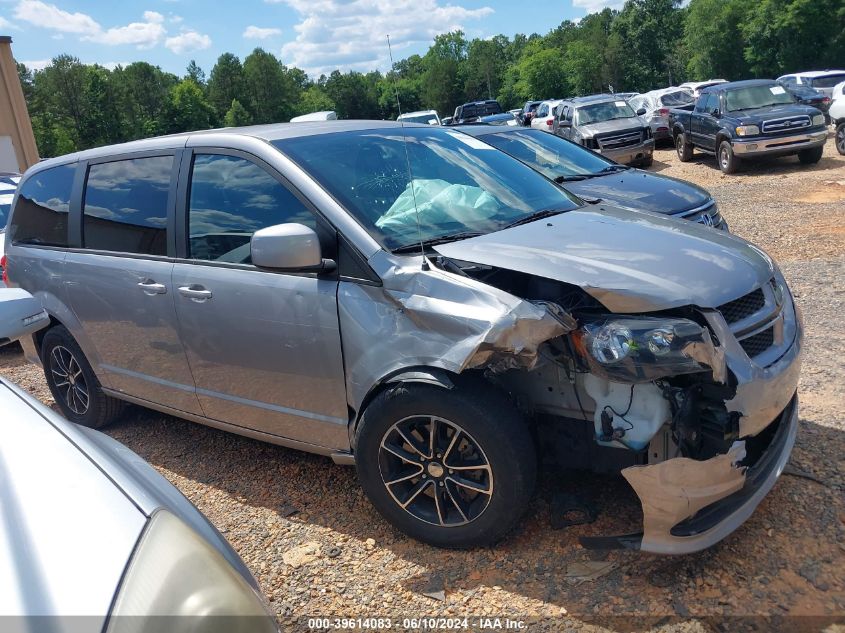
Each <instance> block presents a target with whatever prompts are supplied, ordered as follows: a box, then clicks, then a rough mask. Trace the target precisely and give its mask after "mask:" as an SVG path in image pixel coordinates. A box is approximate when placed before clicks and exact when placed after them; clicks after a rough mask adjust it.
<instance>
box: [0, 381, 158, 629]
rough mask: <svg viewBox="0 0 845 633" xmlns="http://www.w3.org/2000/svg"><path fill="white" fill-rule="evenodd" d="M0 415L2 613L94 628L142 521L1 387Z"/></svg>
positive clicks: (81, 457)
mask: <svg viewBox="0 0 845 633" xmlns="http://www.w3.org/2000/svg"><path fill="white" fill-rule="evenodd" d="M0 412H2V415H0V434H2V437H3V441H2V442H0V614H3V615H4V616H9V615H13V616H33V615H44V616H53V615H61V616H71V615H85V616H93V617H94V618H102V622H101V623H100V624H99V625H97V624H96V623H91V629H90V630H101V629H102V628H103V624H104V623H105V618H106V616H107V614H108V612H109V609H110V606H111V603H112V600H113V598H114V594H115V592H116V591H117V589H118V587H119V585H120V580H121V577H122V575H123V571H124V568H125V567H126V564H127V562H128V561H129V558H130V556H131V554H132V550H133V548H134V547H135V544H136V542H137V540H138V538H139V536H140V534H141V531H142V530H143V528H144V525H145V524H146V521H147V518H146V516H145V515H144V514H143V513H142V512H141V511H140V510H139V509H138V508H137V507H136V506H135V505H134V504H133V503H132V502H131V501H130V500H129V498H128V497H127V496H126V495H125V494H124V493H123V492H122V491H121V490H120V489H119V488H118V487H117V486H115V484H114V483H113V482H112V481H111V480H110V479H109V478H108V477H107V476H106V475H105V474H104V473H103V472H102V471H101V470H100V469H99V468H97V466H96V465H95V464H94V463H93V462H92V461H91V460H90V459H89V458H88V457H87V456H86V455H85V454H84V453H83V452H82V451H80V450H79V449H78V448H77V447H76V446H75V445H74V444H73V443H72V442H71V441H69V440H68V438H67V437H65V436H64V435H63V434H62V433H60V432H59V431H58V430H57V429H56V427H54V426H53V425H52V424H50V423H49V422H48V421H47V420H46V419H45V418H44V417H43V416H42V415H41V414H40V412H39V410H38V409H37V408H36V406H34V405H33V404H31V403H30V402H28V401H27V400H24V399H23V398H22V397H21V396H20V395H19V394H18V393H17V392H16V391H15V390H14V389H13V388H12V387H10V386H9V385H8V384H6V383H4V382H3V381H0ZM88 622H91V621H88Z"/></svg>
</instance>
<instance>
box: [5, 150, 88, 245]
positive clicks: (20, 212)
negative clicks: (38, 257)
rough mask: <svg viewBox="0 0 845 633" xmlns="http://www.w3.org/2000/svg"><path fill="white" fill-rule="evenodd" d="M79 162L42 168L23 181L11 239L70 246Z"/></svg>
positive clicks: (10, 229)
mask: <svg viewBox="0 0 845 633" xmlns="http://www.w3.org/2000/svg"><path fill="white" fill-rule="evenodd" d="M74 173H76V165H62V166H60V167H53V168H52V169H46V170H44V171H42V172H39V173H37V174H35V175H34V176H32V177H31V178H29V179H28V180H27V181H26V182H25V183H24V185H23V188H22V189H21V193H20V195H19V196H18V203H17V205H16V206H15V216H14V219H13V221H12V224H11V226H10V227H9V239H10V240H11V241H12V242H17V243H24V244H45V245H48V246H67V218H68V206H69V204H70V192H71V189H72V188H73V175H74Z"/></svg>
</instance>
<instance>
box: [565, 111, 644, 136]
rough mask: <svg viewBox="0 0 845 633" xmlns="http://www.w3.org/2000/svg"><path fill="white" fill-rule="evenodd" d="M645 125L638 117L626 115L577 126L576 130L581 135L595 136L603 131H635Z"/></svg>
mask: <svg viewBox="0 0 845 633" xmlns="http://www.w3.org/2000/svg"><path fill="white" fill-rule="evenodd" d="M644 127H645V124H644V123H643V122H642V121H641V120H640V118H639V117H635V116H634V117H628V118H627V119H613V120H612V121H598V122H597V123H587V124H584V125H579V126H578V131H579V132H581V134H582V135H583V136H595V135H596V134H604V133H605V132H629V131H631V132H635V131H638V130H641V129H643V128H644Z"/></svg>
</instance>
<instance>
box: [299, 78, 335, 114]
mask: <svg viewBox="0 0 845 633" xmlns="http://www.w3.org/2000/svg"><path fill="white" fill-rule="evenodd" d="M334 109H335V105H334V101H332V100H331V97H329V95H327V94H326V91H325V89H324V88H322V87H321V86H319V85H317V84H314V85H312V86H308V87H307V88H306V89H305V90H303V91H302V95H301V96H300V98H299V107H298V108H297V112H298V113H299V114H308V113H309V112H324V111H326V110H334Z"/></svg>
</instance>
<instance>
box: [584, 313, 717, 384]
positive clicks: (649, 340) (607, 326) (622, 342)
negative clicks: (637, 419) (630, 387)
mask: <svg viewBox="0 0 845 633" xmlns="http://www.w3.org/2000/svg"><path fill="white" fill-rule="evenodd" d="M573 337H574V340H575V347H576V349H577V350H578V352H579V354H580V355H581V356H582V357H583V358H584V359H585V360H586V361H587V364H588V365H589V367H590V369H591V371H592V372H593V373H595V374H597V375H602V376H605V377H607V378H608V379H611V380H615V381H619V382H649V381H652V380H656V379H658V378H663V377H666V376H675V375H678V374H693V373H697V372H700V371H707V370H708V369H710V367H709V366H708V365H705V364H703V363H702V361H703V360H706V359H707V358H708V357H709V356H710V355H711V354H712V350H713V343H712V340H711V338H710V333H709V332H708V331H707V329H706V328H703V327H702V326H700V325H698V324H697V323H695V322H694V321H690V320H689V319H675V318H656V317H616V318H600V319H596V320H593V321H587V322H585V323H584V324H583V325H582V326H581V328H579V329H578V330H576V331H575V332H573Z"/></svg>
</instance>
